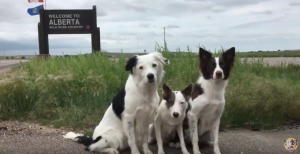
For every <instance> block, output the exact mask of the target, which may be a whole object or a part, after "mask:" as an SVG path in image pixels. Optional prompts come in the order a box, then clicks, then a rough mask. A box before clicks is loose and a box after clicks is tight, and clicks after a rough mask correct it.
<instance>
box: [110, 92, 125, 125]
mask: <svg viewBox="0 0 300 154" xmlns="http://www.w3.org/2000/svg"><path fill="white" fill-rule="evenodd" d="M125 95H126V91H125V87H124V88H123V89H121V90H120V91H119V92H118V93H117V94H116V95H115V97H114V98H113V100H112V109H113V111H114V113H115V114H116V116H117V117H118V118H119V119H120V120H122V116H121V114H122V113H123V111H124V109H125Z"/></svg>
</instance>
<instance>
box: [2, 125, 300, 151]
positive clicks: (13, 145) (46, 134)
mask: <svg viewBox="0 0 300 154" xmlns="http://www.w3.org/2000/svg"><path fill="white" fill-rule="evenodd" d="M67 131H69V130H66V129H54V128H49V127H44V126H39V125H36V124H27V123H25V124H24V123H17V122H8V123H7V122H1V121H0V153H1V154H25V153H26V154H46V153H52V154H88V153H90V152H86V151H84V147H83V146H82V145H80V144H77V143H75V142H73V141H70V140H66V139H64V138H63V137H62V135H63V134H65V133H66V132H67ZM287 138H296V139H298V140H300V128H299V129H289V130H285V131H279V132H257V131H248V130H230V131H225V132H220V138H219V140H220V149H221V152H222V154H285V153H286V154H288V153H289V152H288V151H286V150H285V149H284V146H283V145H284V140H285V139H287ZM188 148H189V151H190V152H191V154H192V151H191V147H188ZM140 150H141V148H140ZM150 150H152V152H153V153H154V154H155V153H157V147H156V145H154V146H150ZM200 150H201V152H202V154H213V151H212V148H209V147H206V148H202V149H200ZM165 153H166V154H181V151H180V149H173V148H169V147H168V146H166V147H165ZM294 153H295V154H296V153H298V154H299V153H300V147H299V148H298V149H297V150H296V152H294ZM121 154H130V151H129V150H125V151H124V152H121ZM141 154H142V152H141Z"/></svg>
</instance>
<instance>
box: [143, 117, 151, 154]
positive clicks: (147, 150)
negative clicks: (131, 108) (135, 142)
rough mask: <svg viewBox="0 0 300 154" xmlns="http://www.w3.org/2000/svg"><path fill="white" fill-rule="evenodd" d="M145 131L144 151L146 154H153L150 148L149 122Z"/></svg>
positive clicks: (145, 126)
mask: <svg viewBox="0 0 300 154" xmlns="http://www.w3.org/2000/svg"><path fill="white" fill-rule="evenodd" d="M145 123H146V124H145V125H144V129H143V151H144V154H152V152H151V151H150V149H149V146H148V135H149V123H148V122H147V120H146V121H145Z"/></svg>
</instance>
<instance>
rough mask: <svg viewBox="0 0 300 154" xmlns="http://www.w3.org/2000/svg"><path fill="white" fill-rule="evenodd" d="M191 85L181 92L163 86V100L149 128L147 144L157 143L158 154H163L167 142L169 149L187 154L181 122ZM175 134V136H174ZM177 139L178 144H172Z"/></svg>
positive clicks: (190, 92) (185, 111)
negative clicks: (173, 148)
mask: <svg viewBox="0 0 300 154" xmlns="http://www.w3.org/2000/svg"><path fill="white" fill-rule="evenodd" d="M192 88H193V85H192V84H190V85H189V86H187V87H186V88H185V89H183V90H182V91H172V90H171V89H170V88H169V87H168V86H167V85H166V84H163V87H162V90H163V99H162V101H161V103H160V105H159V107H158V110H157V115H156V116H155V120H154V124H151V125H150V126H149V129H150V131H149V132H150V139H149V144H154V143H155V142H157V146H158V154H164V150H163V143H165V142H169V145H170V146H171V147H174V146H175V147H176V148H180V147H181V151H182V153H183V154H189V152H188V151H187V149H186V145H185V141H184V133H183V122H184V120H185V119H186V114H187V111H188V108H189V102H188V101H189V99H190V97H191V94H192ZM176 133H177V134H176ZM177 135H178V137H179V141H180V144H178V143H175V144H174V142H172V140H173V141H174V139H175V140H176V137H177Z"/></svg>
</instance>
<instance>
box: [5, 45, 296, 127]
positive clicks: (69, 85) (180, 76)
mask: <svg viewBox="0 0 300 154" xmlns="http://www.w3.org/2000/svg"><path fill="white" fill-rule="evenodd" d="M156 50H157V51H160V52H162V53H163V54H164V55H165V57H167V58H168V59H169V60H170V62H171V65H168V66H166V67H165V72H166V75H165V77H164V79H163V82H164V83H167V84H168V85H169V86H170V87H171V88H172V89H174V90H182V89H183V88H184V87H186V86H187V85H188V84H190V83H194V82H195V81H196V79H197V78H198V76H199V71H198V58H197V55H196V54H195V53H192V52H178V54H177V56H176V57H173V56H171V55H170V54H169V53H168V52H164V51H162V48H161V47H158V48H156ZM187 51H189V49H187ZM219 54H220V53H219ZM246 60H247V59H245V60H244V61H241V60H240V59H239V57H237V59H236V61H235V66H234V69H233V72H232V74H231V77H230V81H229V84H228V87H227V90H226V107H225V111H224V114H223V116H222V120H221V126H222V127H223V128H234V127H239V128H240V127H243V128H254V127H255V128H262V129H271V128H274V127H276V126H278V125H280V124H282V123H283V122H284V121H286V120H287V119H294V120H300V114H299V110H300V95H299V93H300V82H299V79H300V71H299V70H300V66H299V65H287V66H285V65H279V66H265V65H264V64H263V62H262V59H259V60H254V61H252V62H247V61H246ZM126 62H127V59H126V57H124V56H122V55H121V56H120V58H118V60H112V59H109V58H107V56H106V55H105V54H104V55H103V54H102V55H100V54H98V53H96V54H90V55H80V56H77V57H66V58H55V57H54V58H51V59H49V60H47V61H45V60H41V59H32V60H31V61H30V62H29V63H28V64H24V65H22V66H21V67H19V69H18V70H15V71H13V72H11V73H10V74H8V75H6V76H2V77H0V89H1V90H0V118H1V119H4V120H11V119H17V120H20V121H22V120H29V121H35V122H38V123H41V124H44V125H53V126H55V127H73V128H79V129H82V128H88V129H94V127H95V126H96V125H97V124H98V123H99V121H100V119H101V118H102V116H103V114H104V112H105V110H106V108H107V107H108V105H109V104H110V102H111V99H112V97H113V96H114V94H116V92H117V91H118V90H120V89H121V88H122V87H123V86H124V84H125V82H126V79H127V77H128V74H129V73H128V72H126V71H125V64H126ZM159 93H160V94H161V92H159Z"/></svg>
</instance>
